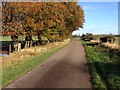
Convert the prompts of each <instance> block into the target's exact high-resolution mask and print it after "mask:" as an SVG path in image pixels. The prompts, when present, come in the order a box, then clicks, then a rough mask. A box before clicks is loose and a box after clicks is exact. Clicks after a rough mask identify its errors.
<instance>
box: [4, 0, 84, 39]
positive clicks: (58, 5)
mask: <svg viewBox="0 0 120 90" xmlns="http://www.w3.org/2000/svg"><path fill="white" fill-rule="evenodd" d="M2 6H3V31H9V32H14V34H15V35H18V36H19V35H26V37H27V36H34V35H37V36H38V39H40V37H41V36H45V37H47V38H48V39H54V40H55V39H56V40H57V39H59V40H60V38H61V40H63V39H66V38H68V37H69V36H70V35H71V33H72V31H74V30H77V29H78V28H79V27H81V28H83V23H84V11H83V10H82V8H81V7H80V6H79V5H77V3H76V2H7V3H3V5H2ZM11 35H12V34H11ZM58 37H59V38H58Z"/></svg>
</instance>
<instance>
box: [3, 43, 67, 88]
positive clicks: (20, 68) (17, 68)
mask: <svg viewBox="0 0 120 90" xmlns="http://www.w3.org/2000/svg"><path fill="white" fill-rule="evenodd" d="M65 46H66V44H65V45H62V46H60V47H54V48H52V49H51V50H49V51H47V52H45V53H43V54H41V55H38V56H35V57H32V58H30V59H29V60H26V61H25V62H24V63H22V64H19V63H18V64H15V65H13V67H10V68H8V67H4V66H3V71H2V75H3V77H2V87H5V86H7V85H8V84H10V83H11V82H12V81H14V80H16V79H17V78H19V77H20V76H22V75H24V74H25V73H27V72H28V71H30V70H32V69H33V68H35V67H36V66H38V65H39V64H41V63H42V62H44V61H45V60H46V59H48V58H49V57H50V56H52V55H54V54H55V53H56V52H57V51H59V50H60V49H62V48H63V47H65Z"/></svg>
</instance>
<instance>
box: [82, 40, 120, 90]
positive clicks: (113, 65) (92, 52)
mask: <svg viewBox="0 0 120 90" xmlns="http://www.w3.org/2000/svg"><path fill="white" fill-rule="evenodd" d="M83 44H84V47H85V50H86V56H87V60H88V66H89V71H90V75H91V82H92V85H93V89H105V90H113V89H115V90H118V89H120V52H119V51H117V50H114V49H109V48H106V47H104V46H101V45H99V46H96V47H92V46H87V45H86V44H87V43H86V42H83Z"/></svg>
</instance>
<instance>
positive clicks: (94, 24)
mask: <svg viewBox="0 0 120 90" xmlns="http://www.w3.org/2000/svg"><path fill="white" fill-rule="evenodd" d="M78 4H79V5H80V6H81V7H82V8H83V10H84V14H85V23H84V29H81V28H79V30H77V31H74V32H73V35H74V34H77V35H79V34H80V35H82V34H83V33H84V34H85V33H93V34H110V33H112V34H118V2H78ZM119 6H120V5H119Z"/></svg>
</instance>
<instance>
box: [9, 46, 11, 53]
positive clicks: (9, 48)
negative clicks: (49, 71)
mask: <svg viewBox="0 0 120 90" xmlns="http://www.w3.org/2000/svg"><path fill="white" fill-rule="evenodd" d="M10 53H11V45H9V54H10Z"/></svg>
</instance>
